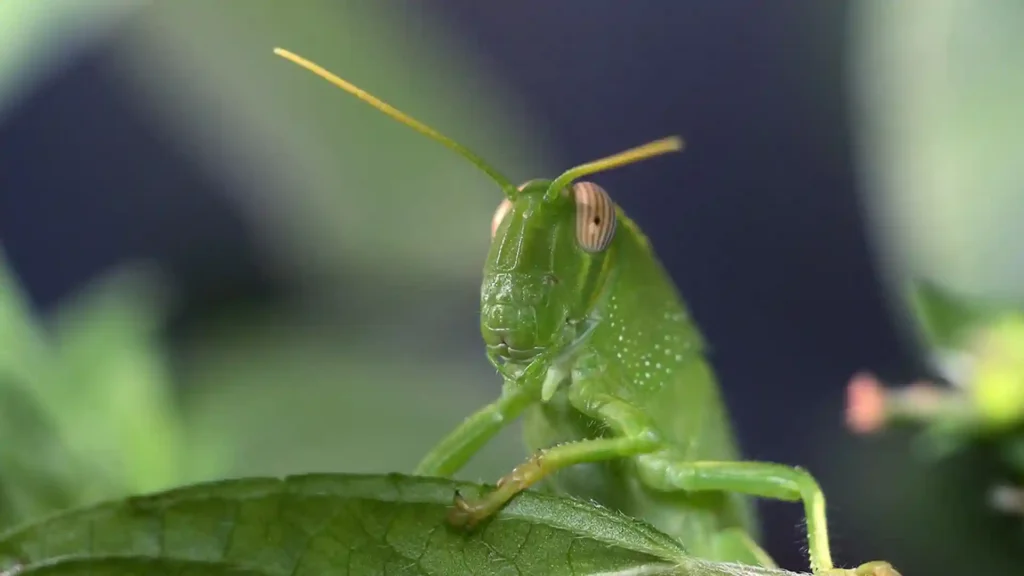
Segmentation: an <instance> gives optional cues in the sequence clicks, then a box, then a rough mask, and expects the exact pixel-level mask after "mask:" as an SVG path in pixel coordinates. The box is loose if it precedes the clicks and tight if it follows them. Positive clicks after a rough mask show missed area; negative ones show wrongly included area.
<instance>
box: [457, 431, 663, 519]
mask: <svg viewBox="0 0 1024 576" xmlns="http://www.w3.org/2000/svg"><path fill="white" fill-rule="evenodd" d="M659 447H660V444H659V443H658V442H657V441H656V440H654V439H653V438H650V437H636V438H630V437H626V438H600V439H595V440H581V441H579V442H571V443H568V444H562V445H559V446H555V447H553V448H548V449H546V450H541V451H540V452H538V453H537V454H535V455H534V456H532V457H531V458H530V459H529V460H527V461H526V462H524V463H522V464H520V465H519V466H516V468H515V469H514V470H512V472H510V473H509V474H507V475H505V476H504V477H503V478H501V479H500V480H499V481H498V483H497V484H498V485H497V488H496V489H495V490H494V491H492V492H490V493H488V494H486V495H484V496H482V497H480V498H479V499H478V500H476V501H469V500H466V499H465V498H463V497H462V496H461V495H460V494H458V493H456V495H455V507H454V508H452V510H451V512H450V513H449V515H448V520H449V521H450V522H451V523H452V524H455V525H456V526H466V527H472V526H474V525H475V524H477V523H478V522H480V521H481V520H483V519H485V518H487V517H488V516H490V515H492V514H494V513H495V512H497V511H498V510H500V509H501V507H502V506H504V505H505V503H507V502H508V501H509V500H511V499H512V497H513V496H515V495H516V494H518V493H519V492H522V491H523V490H526V489H527V488H529V487H530V486H532V485H533V484H535V483H537V482H539V481H540V480H541V479H543V478H544V477H545V476H548V475H549V474H552V473H554V472H557V471H558V470H560V469H562V468H565V467H568V466H572V465H574V464H582V463H585V462H598V461H604V460H614V459H617V458H625V457H628V456H635V455H637V454H644V453H648V452H653V451H654V450H657V449H658V448H659Z"/></svg>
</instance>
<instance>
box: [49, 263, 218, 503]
mask: <svg viewBox="0 0 1024 576" xmlns="http://www.w3.org/2000/svg"><path fill="white" fill-rule="evenodd" d="M160 280H161V278H159V277H158V275H157V274H156V273H155V270H153V269H151V268H150V267H148V266H142V265H135V266H130V267H127V266H126V267H122V268H120V269H119V270H117V271H116V272H113V273H108V274H106V275H104V276H102V277H100V278H98V279H97V280H95V281H93V282H91V283H90V284H88V285H86V286H85V287H84V288H83V289H81V290H79V292H78V293H77V294H75V295H74V296H73V297H71V298H68V299H67V300H65V301H64V302H62V303H61V304H60V306H59V307H58V308H57V309H56V310H55V311H54V312H53V313H52V314H51V316H50V318H49V322H48V327H49V331H50V333H51V334H52V338H51V340H52V343H53V355H52V360H53V361H54V362H55V363H56V364H57V365H59V366H60V367H61V368H62V371H63V373H64V375H65V377H64V379H63V380H62V382H61V383H60V390H59V394H58V395H57V396H56V397H55V398H54V400H53V401H54V402H55V403H56V402H59V403H60V404H59V408H58V409H59V411H60V419H61V421H62V422H63V423H64V425H65V426H66V429H67V430H68V431H69V432H73V434H74V441H73V446H74V448H75V450H76V452H78V453H79V454H80V455H81V456H82V457H83V458H86V459H88V460H89V461H91V462H94V463H96V464H97V465H99V466H101V467H102V468H104V469H105V470H108V471H109V473H110V474H111V476H113V477H116V478H119V479H120V481H121V482H122V483H123V484H124V489H125V490H127V491H128V493H139V492H148V491H152V490H160V489H166V488H170V487H172V486H176V485H178V484H180V483H181V482H182V481H184V480H185V479H186V478H185V469H186V468H187V466H188V464H186V462H185V459H186V457H187V456H188V455H187V454H186V452H185V450H186V446H185V445H184V441H185V429H184V424H183V421H182V420H181V414H180V411H179V408H178V406H177V403H176V399H175V397H174V395H173V392H174V385H173V382H172V380H171V375H170V372H169V368H168V366H167V361H166V358H165V353H164V350H163V347H162V342H160V341H159V337H160V330H162V329H163V325H164V320H165V297H164V294H162V293H161V290H160V287H161V286H163V284H162V283H161V282H160ZM205 449H206V447H205V446H202V445H199V446H193V447H190V448H189V450H190V451H192V452H196V453H198V454H202V452H204V451H205ZM216 471H217V472H221V471H223V470H222V469H220V470H216ZM105 496H106V497H110V496H112V495H110V494H107V495H105Z"/></svg>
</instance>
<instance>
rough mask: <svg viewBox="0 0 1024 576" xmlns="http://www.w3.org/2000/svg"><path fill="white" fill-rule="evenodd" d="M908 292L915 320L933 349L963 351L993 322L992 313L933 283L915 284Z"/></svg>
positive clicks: (921, 282) (922, 282)
mask: <svg viewBox="0 0 1024 576" xmlns="http://www.w3.org/2000/svg"><path fill="white" fill-rule="evenodd" d="M909 292H910V303H911V307H912V309H913V311H914V314H915V317H916V319H917V321H918V322H919V324H920V326H921V329H922V331H923V332H924V334H925V336H926V338H927V340H928V342H929V344H931V346H933V347H935V348H948V349H951V350H958V349H963V348H964V346H965V344H966V342H967V340H968V339H969V338H970V337H971V335H972V334H973V333H974V332H975V331H976V330H977V329H979V328H980V327H981V326H983V325H984V324H985V323H986V322H988V321H989V320H991V319H992V312H991V311H989V310H987V309H985V308H983V307H982V306H979V305H976V304H972V303H970V302H968V301H967V300H966V299H964V298H959V297H957V296H955V295H954V294H953V293H952V292H951V291H949V290H944V289H943V288H941V287H940V286H939V285H938V284H936V283H934V282H929V281H920V282H914V283H912V285H911V289H910V291H909Z"/></svg>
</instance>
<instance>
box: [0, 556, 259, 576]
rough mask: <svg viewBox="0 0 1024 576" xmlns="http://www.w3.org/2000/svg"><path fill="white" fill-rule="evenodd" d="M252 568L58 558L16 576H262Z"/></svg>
mask: <svg viewBox="0 0 1024 576" xmlns="http://www.w3.org/2000/svg"><path fill="white" fill-rule="evenodd" d="M263 574H265V572H262V571H260V570H257V569H253V568H241V567H238V566H230V565H225V564H222V563H218V562H196V561H191V560H162V559H154V558H144V557H139V556H125V557H107V558H78V557H69V558H60V559H57V560H54V561H52V562H43V563H40V564H37V565H34V566H30V567H28V568H26V569H25V570H23V571H18V572H17V575H18V576H163V575H167V576H263ZM4 576H6V575H4Z"/></svg>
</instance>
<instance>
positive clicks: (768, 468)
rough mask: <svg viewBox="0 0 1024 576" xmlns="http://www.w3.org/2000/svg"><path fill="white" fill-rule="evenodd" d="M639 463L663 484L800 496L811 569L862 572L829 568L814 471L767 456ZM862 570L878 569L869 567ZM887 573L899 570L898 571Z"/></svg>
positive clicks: (648, 478) (647, 477)
mask: <svg viewBox="0 0 1024 576" xmlns="http://www.w3.org/2000/svg"><path fill="white" fill-rule="evenodd" d="M639 464H640V466H639V472H640V474H641V476H642V477H643V479H644V481H645V482H646V483H647V484H648V485H650V486H653V487H657V488H659V489H662V490H684V491H687V492H700V491H718V492H734V493H741V494H747V495H750V496H755V497H760V498H770V499H773V500H784V501H789V502H799V501H802V502H803V503H804V513H805V516H806V518H807V544H808V549H809V555H810V562H811V571H812V572H814V573H815V574H820V573H825V574H829V575H830V576H832V575H833V574H834V575H835V576H839V575H840V574H851V575H852V574H858V576H859V575H860V574H861V572H856V571H854V572H849V571H847V572H844V571H838V572H829V571H830V570H833V566H832V552H831V550H830V548H829V542H828V525H827V522H826V520H825V495H824V494H823V493H822V491H821V488H820V487H819V486H818V482H817V481H816V480H815V479H814V477H813V476H811V475H810V474H808V473H807V472H806V471H804V470H802V469H800V468H793V467H789V466H783V465H781V464H774V463H768V462H729V461H725V462H672V461H668V460H665V459H664V458H656V457H649V456H640V458H639ZM886 566H888V565H887V564H886ZM865 567H866V568H865ZM862 568H864V569H866V570H874V569H875V564H874V563H870V564H865V565H864V566H862V567H860V568H858V569H857V570H861V569H862ZM863 574H865V575H867V574H874V573H873V572H870V571H866V572H863ZM878 574H885V573H884V572H878ZM889 574H895V571H893V572H890V573H889Z"/></svg>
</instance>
